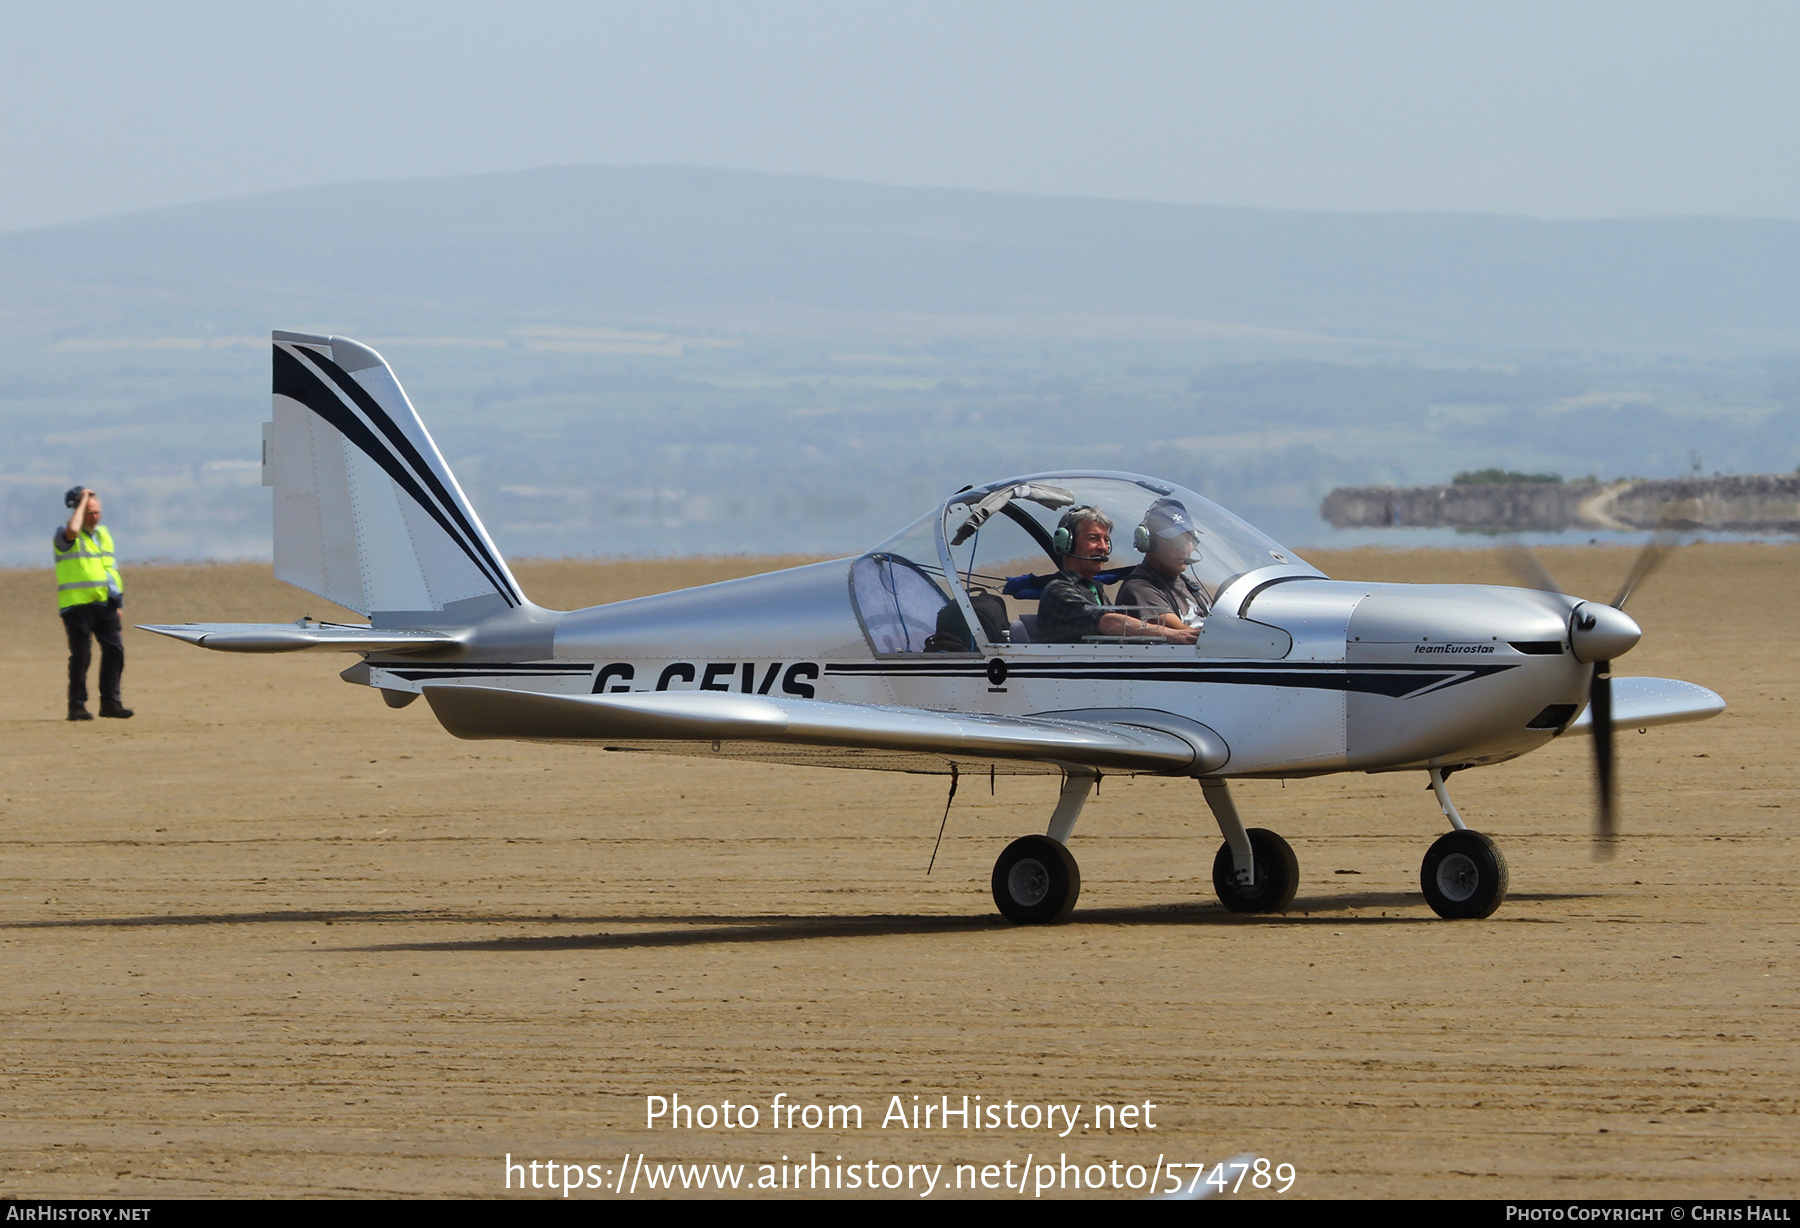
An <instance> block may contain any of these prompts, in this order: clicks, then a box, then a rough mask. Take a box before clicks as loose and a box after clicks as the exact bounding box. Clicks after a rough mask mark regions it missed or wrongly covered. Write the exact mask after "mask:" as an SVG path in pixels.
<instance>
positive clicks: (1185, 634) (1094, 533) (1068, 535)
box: [1035, 507, 1199, 644]
mask: <svg viewBox="0 0 1800 1228" xmlns="http://www.w3.org/2000/svg"><path fill="white" fill-rule="evenodd" d="M1112 527H1113V522H1112V519H1111V518H1110V517H1109V516H1107V514H1106V513H1105V512H1103V511H1101V510H1100V509H1099V508H1097V507H1072V508H1070V509H1069V510H1068V511H1066V512H1064V513H1063V517H1062V520H1061V522H1060V523H1058V525H1057V526H1056V543H1057V546H1058V548H1059V549H1061V550H1062V551H1063V552H1064V553H1063V556H1062V570H1061V571H1059V572H1057V573H1056V576H1055V578H1054V579H1052V580H1051V581H1050V582H1049V583H1048V584H1046V585H1044V595H1043V597H1042V598H1041V599H1040V600H1039V601H1038V613H1037V635H1036V637H1035V638H1036V639H1038V640H1040V641H1042V642H1044V643H1047V644H1079V643H1080V642H1081V641H1082V640H1083V639H1085V638H1086V637H1088V636H1090V635H1129V636H1134V637H1147V638H1151V639H1160V640H1164V641H1166V642H1168V643H1171V644H1192V643H1194V642H1195V641H1196V640H1197V639H1198V638H1199V633H1198V632H1196V631H1195V630H1194V628H1192V627H1168V626H1163V625H1162V624H1161V623H1159V622H1145V621H1144V620H1143V619H1141V618H1137V617H1134V616H1132V615H1130V614H1121V613H1119V612H1118V611H1117V610H1109V609H1106V608H1105V607H1106V594H1105V593H1104V592H1102V591H1101V588H1100V586H1099V585H1098V584H1096V583H1095V582H1094V577H1095V576H1097V575H1099V574H1100V572H1101V570H1102V569H1103V568H1104V567H1105V566H1106V562H1107V560H1108V559H1110V558H1111V557H1112Z"/></svg>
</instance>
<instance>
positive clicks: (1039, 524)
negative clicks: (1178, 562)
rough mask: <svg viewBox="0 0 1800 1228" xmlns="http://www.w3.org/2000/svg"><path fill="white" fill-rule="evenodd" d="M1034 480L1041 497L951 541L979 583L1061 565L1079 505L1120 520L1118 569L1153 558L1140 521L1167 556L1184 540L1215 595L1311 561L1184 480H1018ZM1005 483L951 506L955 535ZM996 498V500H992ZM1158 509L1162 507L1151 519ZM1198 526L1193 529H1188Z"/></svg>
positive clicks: (1192, 574) (1188, 568)
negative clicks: (1065, 499)
mask: <svg viewBox="0 0 1800 1228" xmlns="http://www.w3.org/2000/svg"><path fill="white" fill-rule="evenodd" d="M1013 485H1014V486H1015V488H1016V487H1017V486H1021V485H1025V486H1030V487H1033V488H1034V489H1033V491H1032V493H1033V494H1036V495H1038V496H1039V497H1038V498H1036V499H1034V498H1030V497H1023V498H1012V499H1009V500H1007V501H1006V502H1005V504H1004V505H1003V506H1001V507H999V508H998V509H997V510H995V511H994V512H992V513H991V514H989V515H988V516H987V517H986V518H985V519H983V520H982V521H981V523H980V525H979V526H978V527H975V528H974V529H973V530H972V531H970V532H969V533H968V534H967V535H966V536H965V538H964V540H963V541H962V542H961V543H960V544H957V545H953V546H951V548H950V558H951V563H952V565H953V566H954V567H955V569H956V571H957V574H958V575H959V576H961V577H964V578H965V579H966V581H967V582H968V583H969V584H970V586H971V587H988V588H992V589H995V590H999V589H1001V588H1002V587H1003V586H1004V585H1005V583H1006V581H1007V580H1008V579H1009V578H1011V577H1013V576H1017V575H1019V574H1022V573H1023V572H1026V571H1032V572H1036V573H1039V574H1042V573H1045V572H1050V571H1054V570H1056V568H1057V566H1058V561H1057V559H1056V557H1055V551H1054V547H1053V537H1054V534H1055V532H1056V527H1057V523H1058V522H1059V521H1060V520H1061V519H1062V517H1063V515H1064V513H1065V512H1067V511H1068V510H1069V508H1070V507H1071V506H1073V507H1081V506H1086V507H1094V508H1098V509H1099V510H1100V511H1101V512H1103V513H1105V514H1106V516H1107V517H1108V518H1109V519H1110V520H1111V521H1112V522H1113V530H1112V543H1113V552H1112V559H1111V562H1110V564H1109V566H1110V567H1112V568H1119V569H1122V568H1126V567H1132V566H1135V565H1138V564H1141V563H1143V562H1144V561H1145V557H1146V553H1147V552H1146V551H1145V550H1142V549H1139V548H1138V547H1137V546H1135V545H1134V540H1133V539H1134V537H1136V536H1137V530H1138V527H1139V526H1140V525H1145V526H1146V536H1148V537H1149V538H1150V539H1151V543H1152V545H1151V549H1153V550H1154V549H1156V548H1157V547H1158V544H1162V549H1163V551H1164V553H1163V554H1162V556H1161V557H1163V558H1165V559H1167V558H1171V557H1173V555H1174V552H1175V550H1176V548H1177V547H1180V548H1182V552H1183V553H1185V555H1186V561H1185V566H1183V567H1182V570H1183V571H1184V572H1185V574H1186V575H1187V576H1188V577H1189V578H1190V579H1192V580H1193V581H1194V582H1195V583H1196V584H1198V585H1199V586H1200V589H1201V591H1202V592H1203V593H1205V595H1206V597H1207V600H1208V601H1211V600H1212V598H1213V597H1214V596H1216V595H1217V594H1218V592H1219V590H1220V589H1222V588H1223V587H1225V585H1227V584H1229V583H1230V582H1231V581H1232V580H1233V579H1235V578H1236V577H1238V576H1241V575H1243V574H1244V573H1245V572H1247V571H1255V570H1257V569H1259V568H1263V567H1270V566H1277V565H1283V564H1299V565H1301V566H1304V565H1305V564H1304V563H1303V562H1302V560H1300V559H1299V558H1298V557H1297V556H1295V555H1294V554H1293V553H1292V552H1291V551H1288V550H1286V549H1285V548H1283V547H1282V546H1281V544H1280V543H1279V542H1276V541H1275V540H1273V539H1272V538H1270V537H1268V536H1266V535H1265V534H1263V533H1260V532H1258V531H1257V530H1256V529H1254V528H1252V527H1251V526H1250V525H1248V524H1246V523H1245V522H1244V521H1242V520H1240V519H1238V518H1237V517H1236V516H1233V515H1232V514H1231V513H1230V512H1228V511H1226V510H1225V509H1224V508H1222V507H1220V506H1219V505H1218V504H1216V503H1213V502H1212V501H1211V500H1209V499H1206V498H1204V497H1202V496H1201V495H1198V494H1196V493H1195V492H1193V491H1191V490H1188V489H1186V488H1184V487H1180V486H1176V485H1174V484H1172V483H1165V482H1157V481H1154V480H1153V479H1148V478H1142V479H1139V478H1128V477H1112V476H1105V477H1087V476H1075V475H1067V474H1048V475H1043V476H1042V478H1041V480H1040V479H1039V478H1032V479H1029V480H1026V481H1023V482H1016V483H1014V484H1013ZM998 489H1000V488H997V487H985V488H978V489H976V490H970V491H965V492H963V493H962V494H961V495H958V496H957V498H956V499H955V500H952V502H951V503H950V505H949V506H948V507H947V508H946V510H945V517H944V527H945V533H946V535H947V538H948V539H949V540H952V541H954V539H955V538H956V537H957V536H958V535H959V534H962V533H963V530H964V528H965V527H966V526H968V524H969V522H970V520H971V518H972V517H973V516H975V514H976V509H977V507H978V506H979V505H980V504H981V503H982V501H983V500H984V499H990V496H991V495H992V494H993V493H994V492H995V491H996V490H998ZM1047 491H1048V492H1066V493H1067V495H1068V496H1070V497H1071V499H1072V503H1069V504H1063V505H1059V506H1053V504H1057V503H1059V497H1058V495H1057V494H1056V493H1049V494H1046V493H1045V492H1047ZM990 501H991V499H990ZM1152 508H1155V509H1156V513H1155V514H1154V515H1151V516H1150V517H1149V518H1148V522H1147V518H1146V513H1149V512H1151V510H1152ZM1186 530H1191V532H1189V531H1186Z"/></svg>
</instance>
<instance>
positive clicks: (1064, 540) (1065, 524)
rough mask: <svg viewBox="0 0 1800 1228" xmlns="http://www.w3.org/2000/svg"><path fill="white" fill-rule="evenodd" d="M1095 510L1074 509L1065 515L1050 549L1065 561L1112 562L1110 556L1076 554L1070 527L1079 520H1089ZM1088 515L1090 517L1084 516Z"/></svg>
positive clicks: (1072, 532)
mask: <svg viewBox="0 0 1800 1228" xmlns="http://www.w3.org/2000/svg"><path fill="white" fill-rule="evenodd" d="M1094 510H1095V509H1093V508H1091V507H1088V506H1086V505H1085V504H1084V505H1082V506H1081V507H1072V508H1070V509H1069V510H1068V511H1066V512H1064V513H1063V516H1062V522H1061V523H1060V524H1058V525H1057V526H1056V533H1055V535H1054V536H1052V537H1051V539H1050V548H1051V549H1053V550H1055V551H1056V553H1058V554H1060V555H1061V556H1062V557H1063V558H1065V559H1079V560H1081V561H1082V562H1084V563H1105V562H1108V561H1110V560H1111V558H1112V555H1110V554H1075V553H1072V552H1073V551H1074V549H1075V534H1074V531H1073V530H1072V529H1071V528H1070V527H1069V526H1070V525H1072V524H1075V523H1077V522H1078V521H1079V520H1085V519H1089V518H1090V517H1091V515H1092V513H1093V512H1094ZM1083 513H1088V515H1085V516H1084V515H1083Z"/></svg>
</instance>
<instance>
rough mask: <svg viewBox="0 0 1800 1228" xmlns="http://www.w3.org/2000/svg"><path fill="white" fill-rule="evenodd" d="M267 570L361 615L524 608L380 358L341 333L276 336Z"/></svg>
mask: <svg viewBox="0 0 1800 1228" xmlns="http://www.w3.org/2000/svg"><path fill="white" fill-rule="evenodd" d="M273 341H274V383H273V398H272V399H273V402H274V421H273V422H271V423H268V424H267V425H265V426H264V428H263V484H264V485H265V486H272V487H274V490H275V576H276V578H277V579H279V580H285V581H286V582H288V583H289V584H293V585H297V586H298V587H300V588H304V589H306V590H307V591H309V592H313V593H317V594H318V595H319V596H321V597H324V598H327V599H328V600H331V601H335V602H337V603H338V604H339V605H341V606H345V607H347V608H349V609H352V610H356V611H357V612H358V613H361V614H365V615H370V616H371V617H373V618H374V621H375V622H376V624H377V625H381V624H382V623H384V622H386V623H389V624H390V625H395V620H393V619H391V618H390V619H383V618H381V617H379V616H380V615H383V614H389V615H391V614H396V613H405V614H410V615H424V616H430V615H436V616H437V617H436V618H435V619H433V618H429V617H427V618H424V619H413V620H411V621H445V619H444V617H443V616H444V614H445V613H446V612H448V613H449V614H450V615H451V617H452V619H454V620H455V621H459V622H475V621H477V620H479V619H480V618H483V617H485V616H486V615H488V614H489V613H498V612H500V611H503V610H508V609H513V608H516V607H519V606H522V605H524V604H526V602H525V598H524V595H523V594H522V593H521V592H520V591H519V586H518V582H517V581H516V580H514V579H513V576H512V572H511V571H510V570H509V569H508V568H507V566H506V561H505V560H504V559H502V558H501V557H500V552H499V550H498V549H496V548H495V546H494V543H493V541H492V539H490V538H489V537H488V535H487V530H486V529H485V528H483V527H482V524H481V520H480V519H479V518H478V517H477V516H476V515H475V512H474V509H472V508H471V507H470V506H469V501H468V498H467V497H466V496H465V495H464V494H463V492H462V488H461V487H460V486H459V485H458V484H457V481H456V478H455V476H454V475H453V474H452V473H451V472H450V467H449V466H448V465H447V464H445V463H444V458H443V455H442V453H440V452H439V451H438V449H437V445H436V444H435V443H433V442H432V439H431V435H430V433H429V432H427V431H426V429H425V425H424V423H423V422H421V421H420V420H419V415H418V413H417V411H415V410H414V409H413V407H412V403H411V402H410V401H409V400H407V397H406V393H405V392H404V391H402V389H401V387H400V383H399V381H398V380H396V379H395V378H394V374H393V372H392V371H391V370H389V368H388V365H387V363H386V361H385V360H384V359H383V358H382V357H381V355H379V354H377V353H376V352H375V351H374V350H372V349H370V348H369V347H368V346H366V345H363V344H361V343H360V342H356V341H352V340H350V339H349V338H347V337H321V336H315V335H312V334H309V333H290V332H279V331H278V332H276V333H274V334H273Z"/></svg>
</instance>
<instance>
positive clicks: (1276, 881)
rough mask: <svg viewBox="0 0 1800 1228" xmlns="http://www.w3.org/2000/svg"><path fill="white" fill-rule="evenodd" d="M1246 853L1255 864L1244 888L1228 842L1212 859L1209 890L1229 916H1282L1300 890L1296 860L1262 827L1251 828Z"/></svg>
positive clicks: (1298, 867)
mask: <svg viewBox="0 0 1800 1228" xmlns="http://www.w3.org/2000/svg"><path fill="white" fill-rule="evenodd" d="M1245 834H1246V835H1248V836H1249V837H1250V852H1251V854H1252V855H1253V857H1254V860H1255V862H1256V868H1255V870H1254V871H1253V872H1252V878H1253V881H1252V882H1251V884H1250V885H1249V886H1248V887H1245V886H1241V885H1240V884H1239V883H1238V881H1237V862H1236V861H1234V860H1233V859H1232V856H1231V845H1230V843H1229V842H1227V843H1225V844H1221V845H1220V846H1219V855H1218V856H1217V857H1215V858H1213V890H1214V891H1216V892H1218V893H1219V902H1220V903H1221V904H1223V905H1225V907H1227V908H1229V909H1230V910H1231V911H1232V912H1285V911H1286V910H1287V906H1288V905H1289V904H1292V903H1293V902H1294V892H1295V890H1296V889H1298V888H1299V886H1300V860H1299V858H1297V857H1295V856H1294V850H1293V848H1292V847H1290V846H1289V844H1288V842H1287V841H1286V840H1283V839H1282V838H1281V837H1280V836H1278V835H1276V834H1275V833H1274V832H1272V831H1270V830H1269V829H1268V828H1266V827H1252V828H1251V829H1250V830H1249V831H1248V832H1246V833H1245Z"/></svg>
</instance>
